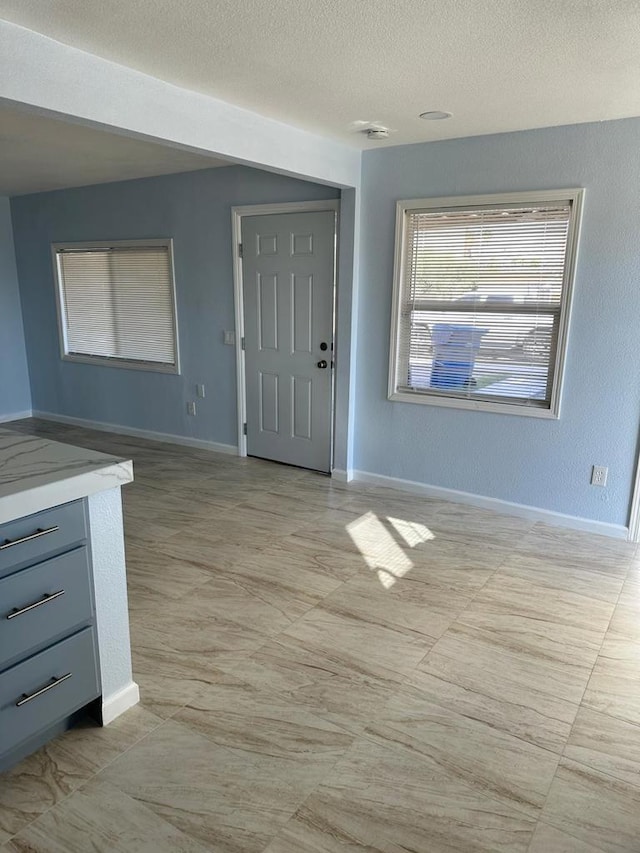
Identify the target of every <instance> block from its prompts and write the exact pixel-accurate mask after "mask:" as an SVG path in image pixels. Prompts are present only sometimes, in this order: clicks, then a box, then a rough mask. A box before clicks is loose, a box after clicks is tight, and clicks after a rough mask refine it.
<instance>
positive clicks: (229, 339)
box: [224, 330, 236, 347]
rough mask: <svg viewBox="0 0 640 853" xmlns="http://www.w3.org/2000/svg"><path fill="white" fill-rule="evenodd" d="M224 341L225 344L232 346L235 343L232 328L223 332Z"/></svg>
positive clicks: (234, 334)
mask: <svg viewBox="0 0 640 853" xmlns="http://www.w3.org/2000/svg"><path fill="white" fill-rule="evenodd" d="M224 342H225V344H227V346H230V347H234V346H235V345H236V333H235V332H234V331H233V330H232V331H230V332H225V333H224Z"/></svg>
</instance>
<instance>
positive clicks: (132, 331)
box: [53, 240, 178, 373]
mask: <svg viewBox="0 0 640 853" xmlns="http://www.w3.org/2000/svg"><path fill="white" fill-rule="evenodd" d="M53 251H54V255H55V262H56V270H57V275H58V307H59V319H60V332H61V342H62V350H63V357H64V358H65V359H71V360H75V361H85V362H92V363H96V362H98V363H102V364H110V365H114V366H121V367H135V368H142V369H148V370H157V371H164V372H170V373H177V372H178V346H177V332H176V328H177V327H176V313H175V292H174V282H173V262H172V254H171V241H170V240H151V241H144V242H142V241H126V242H118V243H109V244H106V243H86V244H80V243H73V244H70V243H65V244H56V245H55V246H53Z"/></svg>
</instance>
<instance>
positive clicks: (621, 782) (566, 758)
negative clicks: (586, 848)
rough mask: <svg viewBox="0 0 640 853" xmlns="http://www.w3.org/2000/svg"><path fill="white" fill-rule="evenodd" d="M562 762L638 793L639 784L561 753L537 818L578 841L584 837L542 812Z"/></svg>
mask: <svg viewBox="0 0 640 853" xmlns="http://www.w3.org/2000/svg"><path fill="white" fill-rule="evenodd" d="M562 762H565V763H566V762H570V763H571V764H577V765H578V767H579V768H582V769H583V770H585V771H587V772H588V773H590V774H596V775H598V776H604V777H605V779H606V780H608V781H609V782H611V783H612V784H614V785H624V786H626V787H628V788H631V789H633V790H634V791H638V793H639V794H640V786H636V785H633V784H632V783H631V782H629V781H627V780H626V779H618V778H617V777H616V776H612V775H611V774H610V773H607V772H606V771H605V770H600V769H598V768H596V767H591V765H589V764H585V762H584V761H578V760H577V759H575V758H571V757H570V756H568V755H564V754H563V755H562V756H560V761H559V762H558V767H557V769H556V772H555V773H554V775H553V779H552V780H551V785H550V786H549V791H548V792H547V796H546V797H545V801H544V804H543V806H542V809H541V811H540V817H539V820H540V821H541V822H542V823H546V824H548V825H549V826H552V827H553V828H554V829H558V830H560V831H561V832H564V833H566V834H567V835H570V836H571V838H576V839H577V840H578V841H584V839H581V838H580V837H579V836H576V835H574V834H573V833H571V832H568V831H567V830H566V829H565V827H564V826H560V825H559V824H555V823H552V821H551V819H550V818H549V817H548V816H547V817H545V814H544V813H545V809H546V807H547V803H548V802H549V794H550V792H551V788H552V787H553V783H554V782H555V781H556V778H557V776H558V773H559V772H560V771H561V769H562V767H561V764H562ZM587 843H588V844H591V846H592V847H596V849H597V850H605V848H601V847H599V846H598V845H596V844H593V843H592V842H591V841H588V842H587Z"/></svg>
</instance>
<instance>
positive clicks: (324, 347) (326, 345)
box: [320, 341, 329, 352]
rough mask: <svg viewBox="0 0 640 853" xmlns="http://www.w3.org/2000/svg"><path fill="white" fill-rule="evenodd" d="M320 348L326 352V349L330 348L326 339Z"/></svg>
mask: <svg viewBox="0 0 640 853" xmlns="http://www.w3.org/2000/svg"><path fill="white" fill-rule="evenodd" d="M320 349H321V350H322V352H325V350H327V349H329V344H328V343H326V341H322V343H321V344H320Z"/></svg>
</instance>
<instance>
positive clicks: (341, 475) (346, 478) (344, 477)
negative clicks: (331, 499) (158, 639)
mask: <svg viewBox="0 0 640 853" xmlns="http://www.w3.org/2000/svg"><path fill="white" fill-rule="evenodd" d="M331 477H332V479H334V480H336V481H337V482H338V483H350V482H351V481H352V480H353V471H351V470H349V471H345V470H344V469H343V468H334V469H333V471H332V472H331Z"/></svg>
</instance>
